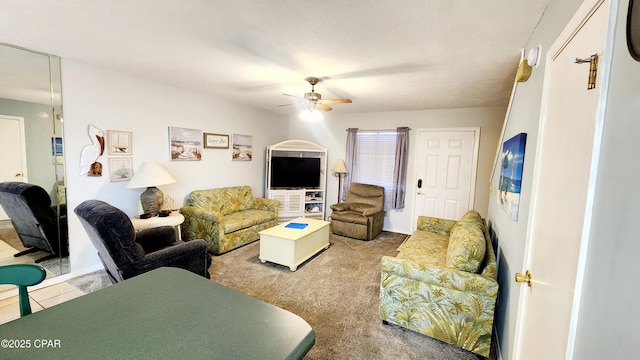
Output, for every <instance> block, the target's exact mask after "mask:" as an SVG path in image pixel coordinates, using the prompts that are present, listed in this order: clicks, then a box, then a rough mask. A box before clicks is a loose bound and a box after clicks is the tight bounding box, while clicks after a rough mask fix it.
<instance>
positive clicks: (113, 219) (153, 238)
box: [73, 200, 211, 282]
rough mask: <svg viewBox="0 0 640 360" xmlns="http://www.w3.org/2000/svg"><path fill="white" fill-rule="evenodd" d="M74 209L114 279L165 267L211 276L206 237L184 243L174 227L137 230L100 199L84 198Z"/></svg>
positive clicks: (125, 218) (115, 280)
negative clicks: (177, 235)
mask: <svg viewBox="0 0 640 360" xmlns="http://www.w3.org/2000/svg"><path fill="white" fill-rule="evenodd" d="M73 211H74V212H75V213H76V214H77V215H78V217H79V218H80V222H81V223H82V226H83V227H84V229H85V230H86V232H87V234H88V235H89V238H90V239H91V242H92V243H93V245H94V246H95V247H96V249H98V256H99V257H100V260H101V261H102V264H103V265H104V267H105V270H106V271H107V273H108V274H109V276H110V277H111V279H112V280H113V281H114V282H120V281H122V280H126V279H128V278H131V277H134V276H136V275H140V274H142V273H145V272H147V271H151V270H153V269H156V268H159V267H163V266H169V267H177V268H182V269H185V270H188V271H191V272H192V273H195V274H198V275H200V276H204V277H206V278H210V277H209V267H210V266H211V255H209V253H208V252H207V243H206V242H205V241H204V240H191V241H187V242H183V241H182V240H179V239H176V232H175V229H174V228H173V227H171V226H161V227H157V228H151V229H146V230H142V231H138V232H136V231H135V229H134V228H133V225H132V224H131V219H129V217H128V216H127V214H125V213H124V212H123V211H122V210H120V209H118V208H116V207H114V206H112V205H110V204H107V203H106V202H104V201H100V200H86V201H83V202H82V203H81V204H80V205H78V206H77V207H76V208H75V209H74V210H73Z"/></svg>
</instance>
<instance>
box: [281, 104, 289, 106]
mask: <svg viewBox="0 0 640 360" xmlns="http://www.w3.org/2000/svg"><path fill="white" fill-rule="evenodd" d="M291 105H293V104H280V105H278V106H291Z"/></svg>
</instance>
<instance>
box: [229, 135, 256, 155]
mask: <svg viewBox="0 0 640 360" xmlns="http://www.w3.org/2000/svg"><path fill="white" fill-rule="evenodd" d="M232 140H233V151H232V152H231V160H233V161H251V158H252V157H253V136H251V135H241V134H233V138H232Z"/></svg>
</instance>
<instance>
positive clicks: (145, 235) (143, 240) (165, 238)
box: [136, 226, 176, 253]
mask: <svg viewBox="0 0 640 360" xmlns="http://www.w3.org/2000/svg"><path fill="white" fill-rule="evenodd" d="M136 242H137V243H138V244H140V246H142V248H143V249H144V251H145V252H146V253H149V252H152V251H156V250H157V249H160V248H163V247H166V246H169V245H171V244H173V243H175V242H176V230H175V229H174V228H173V227H171V226H160V227H156V228H151V229H145V230H142V231H138V232H136Z"/></svg>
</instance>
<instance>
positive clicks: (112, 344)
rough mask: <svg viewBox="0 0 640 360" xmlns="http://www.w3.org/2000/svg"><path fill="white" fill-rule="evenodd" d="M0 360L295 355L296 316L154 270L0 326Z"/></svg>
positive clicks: (309, 339)
mask: <svg viewBox="0 0 640 360" xmlns="http://www.w3.org/2000/svg"><path fill="white" fill-rule="evenodd" d="M0 341H1V343H0V358H1V359H190V360H191V359H301V358H303V357H304V356H305V354H306V353H307V352H308V351H309V350H310V349H311V347H312V346H313V345H314V343H315V333H314V332H313V330H312V329H311V327H310V326H309V324H308V323H307V322H306V321H304V320H303V319H302V318H300V317H299V316H297V315H295V314H292V313H290V312H288V311H285V310H283V309H280V308H278V307H276V306H273V305H271V304H268V303H265V302H263V301H260V300H258V299H255V298H252V297H250V296H248V295H245V294H242V293H240V292H238V291H236V290H233V289H230V288H227V287H225V286H222V285H220V284H217V283H215V282H213V281H210V280H208V279H205V278H203V277H200V276H198V275H195V274H193V273H190V272H188V271H186V270H182V269H177V268H160V269H157V270H153V271H151V272H148V273H145V274H142V275H139V276H136V277H134V278H131V279H128V280H125V281H123V282H121V283H118V284H115V285H112V286H110V287H107V288H105V289H102V290H98V291H96V292H94V293H91V294H88V295H85V296H82V297H79V298H76V299H73V300H70V301H67V302H65V303H62V304H60V305H56V306H53V307H51V308H47V309H45V310H42V311H39V312H36V313H33V314H31V315H28V316H25V317H22V318H19V319H17V320H14V321H11V322H8V323H6V324H3V325H0Z"/></svg>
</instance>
